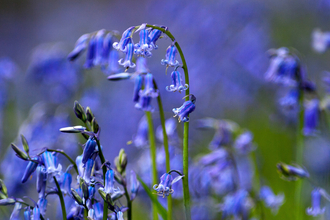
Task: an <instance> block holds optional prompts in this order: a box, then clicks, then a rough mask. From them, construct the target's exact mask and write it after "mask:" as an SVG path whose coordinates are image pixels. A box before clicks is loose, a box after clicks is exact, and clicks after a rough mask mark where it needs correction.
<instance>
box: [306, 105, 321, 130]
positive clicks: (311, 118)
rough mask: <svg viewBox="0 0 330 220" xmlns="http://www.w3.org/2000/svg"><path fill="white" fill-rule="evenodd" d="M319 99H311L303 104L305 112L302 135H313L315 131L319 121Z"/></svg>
mask: <svg viewBox="0 0 330 220" xmlns="http://www.w3.org/2000/svg"><path fill="white" fill-rule="evenodd" d="M319 104H320V102H319V100H318V99H313V100H311V101H309V102H307V103H306V104H305V113H304V128H303V133H304V135H306V136H307V135H313V134H315V133H316V131H317V125H318V123H319V117H320V116H319V115H320V110H319Z"/></svg>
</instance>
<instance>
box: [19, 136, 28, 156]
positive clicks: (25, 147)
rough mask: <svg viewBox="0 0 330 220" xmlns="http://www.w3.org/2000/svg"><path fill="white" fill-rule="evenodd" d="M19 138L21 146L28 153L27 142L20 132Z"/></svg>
mask: <svg viewBox="0 0 330 220" xmlns="http://www.w3.org/2000/svg"><path fill="white" fill-rule="evenodd" d="M21 139H22V144H23V148H24V150H25V152H26V153H27V154H28V155H29V144H28V142H27V140H26V139H25V137H24V136H23V135H22V134H21Z"/></svg>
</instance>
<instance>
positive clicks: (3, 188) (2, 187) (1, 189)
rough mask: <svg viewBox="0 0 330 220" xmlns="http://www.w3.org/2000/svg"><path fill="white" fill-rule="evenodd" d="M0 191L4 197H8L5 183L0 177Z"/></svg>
mask: <svg viewBox="0 0 330 220" xmlns="http://www.w3.org/2000/svg"><path fill="white" fill-rule="evenodd" d="M0 192H2V193H3V194H4V195H5V196H6V197H8V191H7V187H6V185H5V183H4V182H3V181H2V179H0Z"/></svg>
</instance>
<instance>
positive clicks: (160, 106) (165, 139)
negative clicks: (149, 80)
mask: <svg viewBox="0 0 330 220" xmlns="http://www.w3.org/2000/svg"><path fill="white" fill-rule="evenodd" d="M153 82H154V87H155V89H158V86H157V83H156V81H155V80H154V81H153ZM157 103H158V109H159V117H160V123H161V126H162V130H163V142H164V151H165V160H166V161H165V163H166V172H169V171H170V170H171V166H170V153H169V144H168V137H167V132H166V127H165V115H164V109H163V103H162V99H161V97H160V94H159V95H158V97H157ZM172 215H173V209H172V195H169V196H168V197H167V220H172Z"/></svg>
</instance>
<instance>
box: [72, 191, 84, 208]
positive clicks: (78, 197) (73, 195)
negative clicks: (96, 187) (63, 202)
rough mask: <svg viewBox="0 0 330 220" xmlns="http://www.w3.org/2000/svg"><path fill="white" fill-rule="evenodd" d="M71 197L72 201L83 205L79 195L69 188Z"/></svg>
mask: <svg viewBox="0 0 330 220" xmlns="http://www.w3.org/2000/svg"><path fill="white" fill-rule="evenodd" d="M71 195H72V197H73V199H74V200H75V201H76V202H77V203H78V204H79V205H83V201H82V199H81V197H80V196H79V194H78V193H77V192H76V190H74V189H73V188H71Z"/></svg>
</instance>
